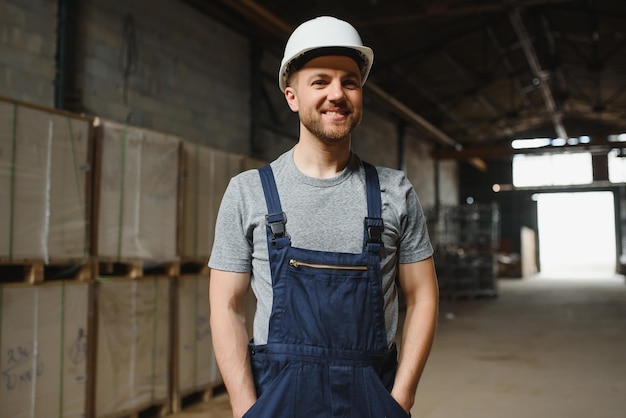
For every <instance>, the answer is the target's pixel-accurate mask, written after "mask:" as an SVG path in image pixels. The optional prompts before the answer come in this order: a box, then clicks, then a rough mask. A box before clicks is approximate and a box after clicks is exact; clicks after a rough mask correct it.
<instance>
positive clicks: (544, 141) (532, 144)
mask: <svg viewBox="0 0 626 418" xmlns="http://www.w3.org/2000/svg"><path fill="white" fill-rule="evenodd" d="M548 145H550V138H533V139H514V140H513V141H512V142H511V146H512V147H513V149H528V148H541V147H546V146H548Z"/></svg>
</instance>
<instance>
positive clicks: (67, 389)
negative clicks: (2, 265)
mask: <svg viewBox="0 0 626 418" xmlns="http://www.w3.org/2000/svg"><path fill="white" fill-rule="evenodd" d="M88 295H89V285H88V284H86V283H79V282H72V283H69V282H68V283H67V284H66V283H63V282H61V283H58V282H57V283H51V284H45V285H37V286H16V285H10V286H3V287H1V288H0V319H1V323H0V332H1V335H0V353H1V354H2V355H0V373H1V375H2V380H1V386H0V405H1V408H0V416H2V417H11V418H48V417H59V418H81V417H84V416H85V413H86V393H87V392H86V384H87V338H88V332H87V318H88V297H89V296H88Z"/></svg>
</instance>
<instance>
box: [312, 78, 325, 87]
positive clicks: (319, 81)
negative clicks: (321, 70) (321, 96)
mask: <svg viewBox="0 0 626 418" xmlns="http://www.w3.org/2000/svg"><path fill="white" fill-rule="evenodd" d="M326 84H328V83H327V82H326V80H324V79H322V78H318V79H315V80H313V81H312V82H311V85H312V86H317V87H323V86H325V85H326Z"/></svg>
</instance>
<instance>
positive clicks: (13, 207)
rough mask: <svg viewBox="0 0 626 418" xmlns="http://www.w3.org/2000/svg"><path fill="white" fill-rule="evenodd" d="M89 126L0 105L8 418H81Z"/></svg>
mask: <svg viewBox="0 0 626 418" xmlns="http://www.w3.org/2000/svg"><path fill="white" fill-rule="evenodd" d="M91 136H92V129H91V120H90V119H89V118H84V117H81V116H78V115H73V114H68V113H65V112H57V111H53V110H50V109H45V108H41V107H37V106H33V105H29V104H26V103H20V102H15V101H11V100H6V99H0V184H1V185H2V186H0V220H1V221H0V237H2V239H1V240H0V353H1V354H0V371H1V373H2V376H3V378H2V386H0V405H2V408H1V409H2V414H1V415H2V416H7V417H9V416H10V417H16V418H22V417H23V418H26V417H31V416H38V417H39V416H59V417H77V418H78V417H83V416H85V413H86V411H87V410H88V409H89V405H88V403H89V400H88V399H87V393H88V384H87V383H88V374H89V373H88V350H87V338H88V332H89V325H90V324H89V309H90V308H89V307H90V303H89V301H90V295H91V284H90V282H89V280H90V278H91V265H90V261H89V238H90V236H89V219H90V209H91V208H90V201H91V195H90V190H91V189H90V182H91V155H92V142H91Z"/></svg>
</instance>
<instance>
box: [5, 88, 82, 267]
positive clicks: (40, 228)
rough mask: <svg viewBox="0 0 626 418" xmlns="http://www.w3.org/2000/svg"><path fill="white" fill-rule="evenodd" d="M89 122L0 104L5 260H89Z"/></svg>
mask: <svg viewBox="0 0 626 418" xmlns="http://www.w3.org/2000/svg"><path fill="white" fill-rule="evenodd" d="M90 142H91V138H90V121H89V120H87V119H84V118H80V117H78V116H76V115H69V114H67V115H65V114H60V113H58V112H56V111H53V110H46V109H42V108H38V107H31V106H29V105H25V104H20V103H16V102H10V101H2V100H0V185H1V186H0V237H2V239H0V258H2V259H4V260H8V261H11V260H44V261H46V262H48V261H49V260H50V259H54V260H81V259H84V258H85V257H87V256H88V252H89V247H88V234H87V232H88V231H87V229H88V226H89V224H88V216H89V215H88V214H87V213H86V207H87V206H86V203H87V202H88V200H89V198H90V197H89V190H88V189H87V183H88V179H89V177H88V175H89V170H90V156H89V150H90Z"/></svg>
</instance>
